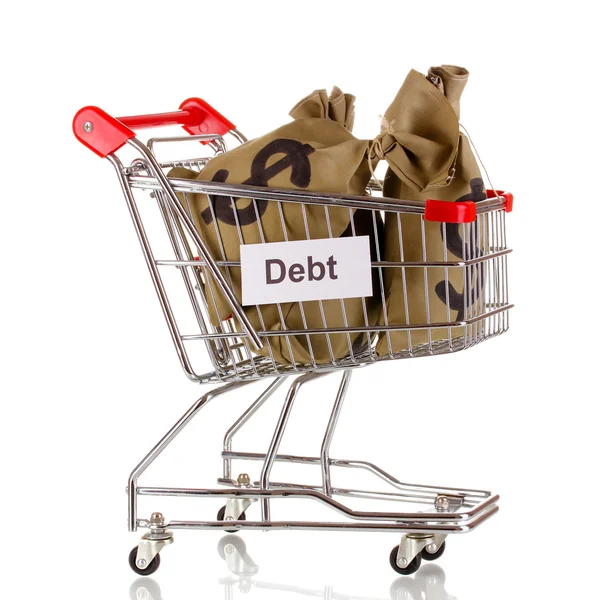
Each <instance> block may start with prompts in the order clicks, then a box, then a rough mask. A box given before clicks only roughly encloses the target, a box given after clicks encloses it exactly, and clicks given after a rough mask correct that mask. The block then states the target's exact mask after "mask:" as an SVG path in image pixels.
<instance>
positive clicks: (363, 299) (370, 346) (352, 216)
mask: <svg viewBox="0 0 597 600" xmlns="http://www.w3.org/2000/svg"><path fill="white" fill-rule="evenodd" d="M348 210H349V211H350V228H351V231H352V237H356V234H357V233H356V227H355V224H354V209H352V208H350V209H348ZM380 291H381V288H380ZM373 292H374V293H375V290H374V291H373ZM361 305H362V307H363V320H364V321H365V327H369V315H368V314H367V302H366V300H365V298H364V297H363V296H361ZM366 335H367V343H368V348H369V357H370V358H371V360H376V355H375V353H374V352H373V344H372V342H371V333H370V332H369V331H367V333H366Z"/></svg>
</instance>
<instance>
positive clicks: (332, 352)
mask: <svg viewBox="0 0 597 600" xmlns="http://www.w3.org/2000/svg"><path fill="white" fill-rule="evenodd" d="M301 209H302V213H303V223H304V225H305V234H306V237H307V239H308V240H310V239H311V233H310V231H309V223H308V220H307V210H306V208H305V205H304V204H301ZM317 302H318V304H319V312H320V314H321V323H322V325H323V328H324V329H327V328H328V324H327V319H326V318H325V310H324V308H323V302H322V301H321V300H317ZM325 339H326V340H327V344H328V351H329V353H330V362H331V363H332V364H334V365H335V364H336V357H335V355H334V350H333V348H332V341H331V339H330V335H329V334H328V333H326V334H325ZM312 358H313V361H315V356H313V357H312Z"/></svg>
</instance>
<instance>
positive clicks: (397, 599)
mask: <svg viewBox="0 0 597 600" xmlns="http://www.w3.org/2000/svg"><path fill="white" fill-rule="evenodd" d="M218 554H219V555H220V557H221V558H222V559H223V560H225V561H226V565H227V567H228V571H229V572H230V575H228V576H227V577H224V578H220V579H219V580H218V581H219V583H220V584H221V585H222V586H223V588H224V589H223V590H222V591H223V594H222V597H223V598H225V599H226V600H234V596H235V592H236V594H237V595H238V596H239V597H240V595H241V594H243V595H245V594H250V592H251V590H252V589H266V590H275V591H278V592H287V593H289V594H300V595H302V596H311V597H319V598H324V600H388V597H385V598H373V597H367V596H354V595H351V594H350V593H341V592H337V591H335V590H334V588H333V587H332V586H325V587H324V588H323V589H311V588H306V587H301V586H300V585H293V584H292V583H291V582H289V583H284V584H281V583H269V582H266V581H260V580H259V579H258V578H257V577H256V575H257V574H258V573H259V566H258V565H257V564H256V563H255V561H254V560H253V559H252V558H251V557H250V555H249V554H248V552H247V547H246V544H245V542H244V541H243V540H242V539H241V538H240V537H238V536H236V535H227V536H225V537H223V538H222V539H221V540H220V542H219V544H218ZM297 579H298V580H299V581H300V574H298V575H297ZM445 581H446V575H445V573H444V570H443V569H442V568H441V567H439V566H437V565H431V564H427V565H424V566H423V567H421V569H419V571H417V573H416V574H415V575H414V576H413V577H398V578H397V579H396V580H395V581H394V582H393V583H392V585H391V586H390V590H389V599H390V600H456V597H455V596H452V595H450V594H448V593H447V592H446V589H445ZM161 594H162V593H161V589H160V586H159V585H158V583H157V581H155V580H154V579H152V578H151V577H141V578H139V579H137V580H136V581H135V582H134V583H133V584H132V585H131V587H130V598H131V600H163V599H162V595H161ZM165 600H169V599H168V598H167V597H166V598H165Z"/></svg>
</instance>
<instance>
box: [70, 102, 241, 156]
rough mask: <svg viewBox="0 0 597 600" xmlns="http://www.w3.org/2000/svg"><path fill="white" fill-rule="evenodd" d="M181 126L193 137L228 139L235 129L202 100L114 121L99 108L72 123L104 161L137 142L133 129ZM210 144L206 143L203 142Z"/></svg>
mask: <svg viewBox="0 0 597 600" xmlns="http://www.w3.org/2000/svg"><path fill="white" fill-rule="evenodd" d="M164 125H181V126H182V128H183V129H184V130H185V131H186V132H187V133H190V134H191V135H200V134H203V133H205V134H213V135H225V134H227V133H228V132H229V131H231V130H233V129H236V125H234V123H232V121H229V120H228V119H227V118H226V117H224V115H222V114H220V113H219V112H218V111H217V110H216V109H215V108H214V107H213V106H210V105H209V104H208V103H207V102H205V100H201V98H188V99H187V100H185V101H184V102H183V103H182V104H181V105H180V110H177V111H175V112H167V113H157V114H152V115H136V116H132V117H118V118H117V119H115V118H114V117H111V116H110V115H109V114H108V113H107V112H105V111H103V110H102V109H101V108H98V107H97V106H86V107H84V108H82V109H81V110H80V111H79V112H78V113H77V114H76V115H75V118H74V119H73V132H74V134H75V137H76V138H77V139H78V140H79V141H80V142H81V143H82V144H84V145H85V146H87V147H88V148H89V149H91V150H93V151H94V152H95V153H96V154H97V155H99V156H101V157H102V158H105V157H106V156H108V154H111V153H112V152H116V150H118V148H120V147H121V146H123V145H124V144H125V143H126V141H127V140H129V139H131V138H134V137H135V134H134V132H133V131H132V129H143V128H147V127H161V126H164ZM202 143H204V144H205V143H207V142H202Z"/></svg>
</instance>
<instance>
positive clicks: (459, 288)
mask: <svg viewBox="0 0 597 600" xmlns="http://www.w3.org/2000/svg"><path fill="white" fill-rule="evenodd" d="M468 77H469V73H468V71H467V70H466V69H464V68H461V67H457V66H452V65H443V66H440V67H432V68H431V69H429V72H428V75H427V77H424V76H423V75H421V74H420V73H417V74H416V75H414V72H411V74H410V75H409V77H408V78H407V80H406V81H405V83H404V85H403V87H402V89H401V90H400V92H399V93H398V96H397V97H396V100H395V101H394V103H393V105H392V106H390V108H389V109H388V114H387V115H386V118H388V119H392V118H395V117H394V116H393V115H395V114H397V113H399V114H401V115H402V116H403V118H402V119H401V120H400V122H399V124H398V125H394V129H395V130H396V129H397V130H398V131H399V132H400V135H401V136H403V137H407V136H408V135H412V134H413V133H417V132H418V131H419V130H422V129H425V130H426V133H425V136H426V137H427V139H429V140H433V141H434V142H435V143H436V144H435V147H432V146H429V147H428V148H425V147H424V145H419V146H418V147H417V148H416V149H415V150H414V151H413V152H411V153H410V155H409V158H410V159H411V160H413V161H417V160H421V161H423V162H424V163H425V164H431V163H432V162H433V160H434V159H435V158H438V157H439V159H440V162H441V164H442V165H443V168H442V169H440V170H439V171H438V172H437V176H436V177H435V178H428V179H427V180H422V179H418V180H417V179H416V178H413V177H411V176H409V173H408V172H407V171H406V172H405V170H404V168H403V165H404V161H403V162H402V163H401V164H396V163H392V161H391V160H388V163H389V167H390V168H389V169H388V171H387V174H386V177H385V180H384V188H383V192H384V196H388V197H393V198H401V199H405V200H427V199H435V200H444V201H448V202H462V201H467V200H472V201H475V202H477V201H480V200H484V199H485V198H486V194H485V186H484V184H483V179H482V177H481V172H480V169H479V167H478V165H477V162H476V160H475V156H474V154H473V151H472V150H471V145H470V142H469V140H468V139H467V137H466V136H465V135H463V134H461V133H459V119H460V98H461V95H462V92H463V90H464V88H465V86H466V83H467V80H468ZM415 88H416V89H417V90H418V91H419V93H421V92H424V93H425V95H426V96H427V97H428V98H429V100H428V103H429V104H433V105H434V109H433V110H434V113H435V114H436V117H437V116H439V115H441V118H434V119H427V120H426V122H423V121H422V119H421V117H422V114H421V103H420V102H418V100H417V95H416V94H415V95H414V96H413V93H412V92H413V90H414V89H415ZM431 98H432V99H433V100H430V99H431ZM413 102H414V103H413ZM398 105H400V106H398ZM438 144H439V145H438ZM442 147H443V151H442ZM411 149H412V146H411ZM401 158H402V157H401ZM463 237H465V235H464V233H463V226H462V225H458V224H442V223H435V222H429V221H424V220H422V219H421V217H420V216H419V215H413V214H401V215H397V214H396V213H387V214H386V223H385V260H387V261H396V262H423V261H425V262H434V261H437V262H442V261H443V262H446V261H455V262H458V261H462V260H463V258H466V257H465V256H464V255H465V254H469V256H468V258H470V255H472V251H471V250H470V247H469V249H468V250H467V245H469V246H470V244H472V243H475V241H474V240H471V239H468V238H470V236H468V238H467V239H466V240H465V242H466V243H465V244H463ZM444 250H446V251H447V252H445V251H444ZM384 271H385V273H384V291H385V295H386V312H387V324H388V325H406V324H408V325H433V324H440V323H450V322H460V321H462V320H463V319H465V318H467V316H468V315H466V314H465V311H466V309H471V308H472V304H474V302H475V301H476V302H479V297H480V290H481V288H482V286H483V267H482V266H478V267H473V268H472V269H468V270H467V269H464V268H462V267H458V268H448V269H446V268H443V267H427V268H423V267H412V266H411V267H407V268H386V269H384ZM465 272H466V274H465ZM465 279H466V281H465ZM385 320H386V315H382V317H381V318H380V324H381V325H384V324H386V323H385ZM463 329H464V328H463V327H457V326H454V327H451V328H450V332H448V329H447V328H441V327H438V328H437V329H424V328H423V329H414V330H400V331H393V332H390V333H383V334H382V335H381V337H380V340H379V342H378V344H377V347H376V350H377V352H378V354H380V355H386V354H394V353H399V352H403V351H407V352H412V351H413V349H414V348H416V347H417V346H420V345H421V344H427V345H431V346H432V345H433V342H434V341H437V340H444V339H448V338H452V339H457V338H458V337H461V336H462V335H463V333H464V332H463Z"/></svg>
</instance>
